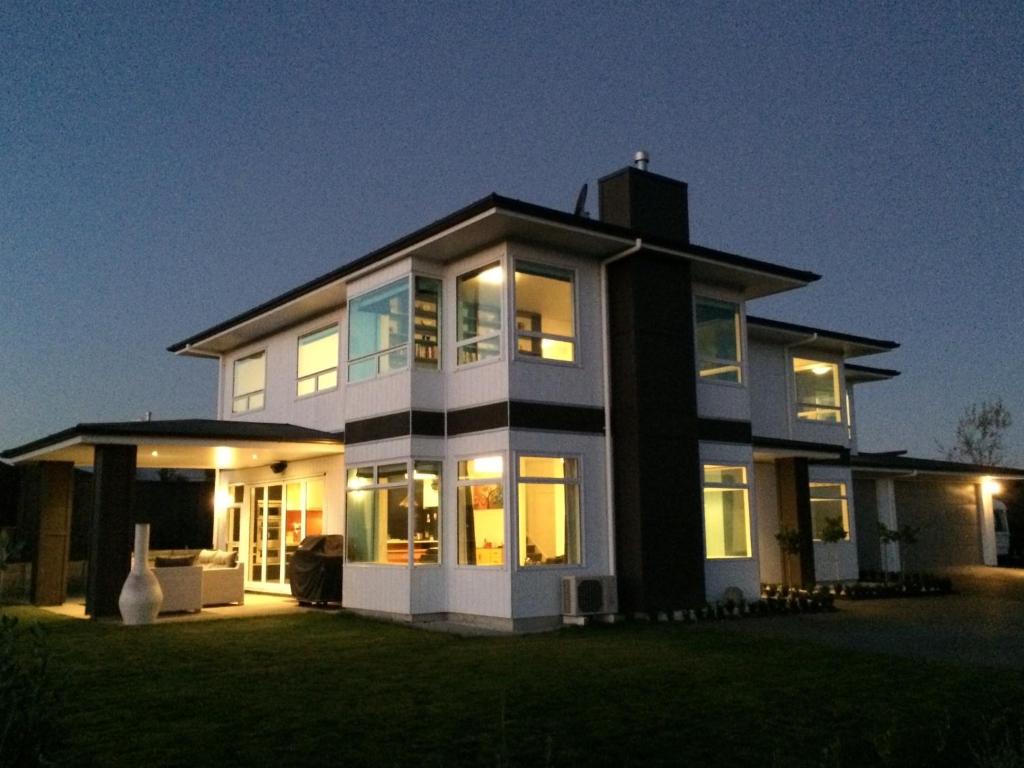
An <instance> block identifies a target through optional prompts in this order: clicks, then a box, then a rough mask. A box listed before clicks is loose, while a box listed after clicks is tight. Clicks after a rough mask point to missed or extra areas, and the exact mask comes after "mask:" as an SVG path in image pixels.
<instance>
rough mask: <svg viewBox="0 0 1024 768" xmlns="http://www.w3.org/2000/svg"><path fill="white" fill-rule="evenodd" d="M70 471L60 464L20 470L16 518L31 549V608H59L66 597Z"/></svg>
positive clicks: (71, 491)
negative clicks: (22, 524) (25, 531)
mask: <svg viewBox="0 0 1024 768" xmlns="http://www.w3.org/2000/svg"><path fill="white" fill-rule="evenodd" d="M74 470H75V465H74V464H72V463H71V462H63V461H54V462H40V463H38V464H32V465H29V466H26V467H24V468H23V469H22V477H21V516H20V517H21V519H22V520H23V521H25V522H26V523H28V537H29V541H30V542H31V546H32V586H31V596H32V604H33V605H60V604H61V603H63V602H64V600H65V598H66V597H67V586H68V550H69V548H70V546H71V506H72V499H73V497H74V485H75V483H74Z"/></svg>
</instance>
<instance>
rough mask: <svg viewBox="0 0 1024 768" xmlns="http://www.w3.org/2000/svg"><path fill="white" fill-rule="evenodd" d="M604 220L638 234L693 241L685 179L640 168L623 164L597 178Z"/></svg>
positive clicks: (601, 215)
mask: <svg viewBox="0 0 1024 768" xmlns="http://www.w3.org/2000/svg"><path fill="white" fill-rule="evenodd" d="M598 197H599V203H598V204H599V208H600V213H599V216H600V218H601V221H603V222H606V223H608V224H616V225H618V226H620V227H628V228H630V229H633V230H636V232H637V234H640V235H647V236H649V237H651V236H653V237H660V238H666V239H668V240H675V241H677V242H684V243H688V242H689V241H690V222H689V209H688V202H687V189H686V183H685V182H682V181H677V180H676V179H670V178H668V177H667V176H659V175H658V174H656V173H650V172H648V171H641V170H639V169H637V168H632V167H629V168H623V169H622V170H620V171H616V172H615V173H613V174H610V175H608V176H605V177H604V178H603V179H600V180H599V181H598Z"/></svg>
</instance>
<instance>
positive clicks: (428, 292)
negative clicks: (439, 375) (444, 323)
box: [413, 276, 441, 371]
mask: <svg viewBox="0 0 1024 768" xmlns="http://www.w3.org/2000/svg"><path fill="white" fill-rule="evenodd" d="M413 282H414V285H415V289H414V290H415V296H414V297H413V302H414V305H415V310H414V311H415V316H414V318H413V338H414V339H415V358H416V367H417V368H426V369H430V370H435V371H436V370H438V369H439V368H440V367H441V345H440V339H441V281H440V280H436V279H434V278H432V277H419V276H417V277H414V278H413Z"/></svg>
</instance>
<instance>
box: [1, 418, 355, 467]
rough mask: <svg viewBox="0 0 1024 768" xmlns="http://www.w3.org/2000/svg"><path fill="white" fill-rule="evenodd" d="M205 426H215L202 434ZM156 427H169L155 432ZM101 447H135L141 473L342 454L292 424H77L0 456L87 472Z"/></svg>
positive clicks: (324, 437) (325, 436) (322, 436)
mask: <svg viewBox="0 0 1024 768" xmlns="http://www.w3.org/2000/svg"><path fill="white" fill-rule="evenodd" d="M209 424H215V425H218V426H217V427H214V428H207V429H203V426H204V425H209ZM156 425H167V427H166V428H162V429H161V428H156V429H154V428H153V427H154V426H156ZM182 425H187V428H185V427H183V426H182ZM225 427H226V428H225ZM232 427H235V429H232ZM239 427H240V428H239ZM252 427H257V428H255V429H253V428H252ZM274 428H277V430H278V434H277V435H276V436H275V434H274ZM99 445H131V446H135V448H136V449H137V453H136V465H137V466H138V467H139V468H140V469H168V468H173V469H243V468H246V467H262V466H267V465H269V464H275V463H277V462H281V461H285V462H289V461H301V460H304V459H313V458H318V457H322V456H332V455H337V454H341V453H343V452H344V450H345V448H344V444H343V440H342V438H341V436H339V435H333V434H331V433H326V432H323V433H317V431H316V430H306V429H304V428H301V427H295V426H294V425H290V424H246V425H240V424H236V423H233V422H209V421H186V422H119V423H103V424H78V425H76V426H74V427H72V428H70V429H66V430H63V431H62V432H57V433H54V434H53V435H49V436H47V437H44V438H41V439H39V440H35V441H33V442H31V443H27V444H25V445H23V446H20V447H18V448H13V449H11V450H7V451H4V452H3V453H2V454H0V456H2V457H3V458H4V459H6V460H7V461H10V462H11V463H13V464H26V463H31V462H40V461H41V462H70V463H72V464H74V465H75V466H85V467H91V466H93V465H94V463H95V448H96V446H99Z"/></svg>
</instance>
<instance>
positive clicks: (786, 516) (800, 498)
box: [775, 458, 815, 587]
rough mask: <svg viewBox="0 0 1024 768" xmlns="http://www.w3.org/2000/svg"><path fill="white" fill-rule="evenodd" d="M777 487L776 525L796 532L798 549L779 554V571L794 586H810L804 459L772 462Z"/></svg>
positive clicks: (808, 488)
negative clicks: (798, 534)
mask: <svg viewBox="0 0 1024 768" xmlns="http://www.w3.org/2000/svg"><path fill="white" fill-rule="evenodd" d="M775 474H776V478H777V479H778V486H779V526H780V527H782V528H795V529H796V530H797V531H798V532H799V533H800V552H799V553H798V554H795V555H790V554H786V553H785V552H783V553H782V558H783V566H782V570H783V573H788V574H789V581H790V584H791V585H792V586H795V587H811V586H813V585H814V581H815V575H814V540H813V538H812V533H813V532H812V530H811V486H810V477H809V475H808V471H807V459H801V458H793V459H779V460H778V461H776V462H775Z"/></svg>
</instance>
